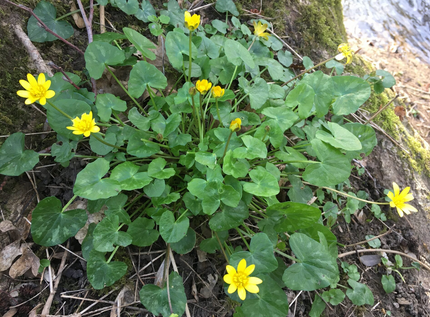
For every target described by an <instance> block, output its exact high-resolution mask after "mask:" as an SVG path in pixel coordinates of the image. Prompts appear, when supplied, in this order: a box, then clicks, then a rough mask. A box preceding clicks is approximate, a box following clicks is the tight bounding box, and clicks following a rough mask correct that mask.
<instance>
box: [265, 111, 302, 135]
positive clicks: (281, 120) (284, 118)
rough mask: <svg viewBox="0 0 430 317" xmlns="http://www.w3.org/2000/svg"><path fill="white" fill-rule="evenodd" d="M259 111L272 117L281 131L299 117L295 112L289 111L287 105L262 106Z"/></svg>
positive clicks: (286, 128) (290, 125)
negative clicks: (261, 109)
mask: <svg viewBox="0 0 430 317" xmlns="http://www.w3.org/2000/svg"><path fill="white" fill-rule="evenodd" d="M261 113H263V114H264V115H266V116H267V117H269V118H272V119H273V120H274V121H275V122H276V123H277V124H278V125H279V127H280V128H281V130H282V132H284V131H285V130H288V129H289V128H291V127H292V126H293V124H294V123H295V122H296V120H297V119H298V118H299V117H298V116H297V114H296V113H295V112H293V111H291V110H290V109H288V108H287V107H276V108H274V107H269V108H264V109H263V111H261Z"/></svg>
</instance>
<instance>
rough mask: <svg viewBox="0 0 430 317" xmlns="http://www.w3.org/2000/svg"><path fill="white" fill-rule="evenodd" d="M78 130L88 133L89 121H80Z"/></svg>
mask: <svg viewBox="0 0 430 317" xmlns="http://www.w3.org/2000/svg"><path fill="white" fill-rule="evenodd" d="M78 128H79V130H81V131H84V132H85V131H90V130H91V121H87V120H82V121H81V122H80V123H79V127H78Z"/></svg>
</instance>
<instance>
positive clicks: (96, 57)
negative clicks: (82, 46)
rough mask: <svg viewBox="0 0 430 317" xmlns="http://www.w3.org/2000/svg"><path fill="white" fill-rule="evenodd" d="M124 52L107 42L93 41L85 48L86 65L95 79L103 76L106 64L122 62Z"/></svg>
mask: <svg viewBox="0 0 430 317" xmlns="http://www.w3.org/2000/svg"><path fill="white" fill-rule="evenodd" d="M124 60H125V55H124V52H123V51H121V50H119V49H118V48H117V47H115V46H112V45H110V44H108V43H106V42H91V43H90V44H88V47H87V49H86V50H85V67H86V68H87V70H88V72H89V73H90V76H91V77H92V78H94V79H99V78H101V77H102V74H103V71H104V70H105V67H106V66H105V65H117V64H121V63H122V62H124Z"/></svg>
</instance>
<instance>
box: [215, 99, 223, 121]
mask: <svg viewBox="0 0 430 317" xmlns="http://www.w3.org/2000/svg"><path fill="white" fill-rule="evenodd" d="M215 106H216V113H217V115H218V121H219V125H220V126H221V127H222V121H221V115H220V114H219V108H218V98H215Z"/></svg>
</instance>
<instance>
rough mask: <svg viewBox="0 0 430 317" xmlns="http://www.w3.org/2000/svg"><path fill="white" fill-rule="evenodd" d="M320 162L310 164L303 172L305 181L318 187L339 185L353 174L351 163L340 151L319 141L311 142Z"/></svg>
mask: <svg viewBox="0 0 430 317" xmlns="http://www.w3.org/2000/svg"><path fill="white" fill-rule="evenodd" d="M311 144H312V149H313V150H314V151H315V153H316V155H317V157H318V159H319V160H320V162H318V163H315V164H309V165H308V166H307V167H306V169H305V171H304V172H303V179H304V180H305V181H307V182H309V183H311V184H313V185H316V186H332V185H337V184H339V183H341V182H343V181H345V180H347V179H348V177H349V175H350V174H351V164H350V161H349V160H348V159H347V158H346V157H345V156H344V155H343V154H342V153H340V151H339V150H337V149H335V148H334V147H332V146H331V145H328V144H325V143H323V142H322V141H320V140H318V139H313V140H312V141H311Z"/></svg>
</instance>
